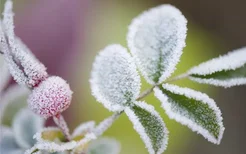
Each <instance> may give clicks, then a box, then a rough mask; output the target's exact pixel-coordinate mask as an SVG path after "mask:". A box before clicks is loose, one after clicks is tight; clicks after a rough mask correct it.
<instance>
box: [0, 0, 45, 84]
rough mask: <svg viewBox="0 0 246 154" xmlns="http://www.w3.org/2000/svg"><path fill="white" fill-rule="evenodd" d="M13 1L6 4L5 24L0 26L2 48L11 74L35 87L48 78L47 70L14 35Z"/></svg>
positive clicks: (21, 81)
mask: <svg viewBox="0 0 246 154" xmlns="http://www.w3.org/2000/svg"><path fill="white" fill-rule="evenodd" d="M12 7H13V4H12V1H10V0H8V1H6V3H5V7H4V12H3V16H4V18H3V23H2V22H1V26H0V36H1V46H2V47H1V48H0V50H2V51H3V52H4V57H5V60H6V62H7V64H8V67H9V70H10V73H11V74H12V76H13V77H14V79H15V80H16V82H18V83H19V84H22V85H24V84H25V85H27V86H29V87H34V86H36V85H37V84H39V83H40V82H41V81H43V80H44V79H45V78H47V77H48V74H47V72H46V68H45V66H44V65H43V64H41V63H40V62H39V61H38V60H37V59H36V58H35V56H34V55H33V54H31V51H30V50H29V49H28V48H27V47H26V46H25V45H24V43H22V42H21V40H20V39H19V38H17V37H16V36H15V34H14V22H13V15H14V14H13V12H12V9H13V8H12Z"/></svg>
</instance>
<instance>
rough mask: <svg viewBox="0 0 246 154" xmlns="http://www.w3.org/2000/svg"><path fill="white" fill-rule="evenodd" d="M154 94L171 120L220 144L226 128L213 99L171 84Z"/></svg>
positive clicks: (157, 88)
mask: <svg viewBox="0 0 246 154" xmlns="http://www.w3.org/2000/svg"><path fill="white" fill-rule="evenodd" d="M154 92H155V96H156V97H157V98H158V99H159V100H160V101H161V103H162V107H163V108H164V109H165V111H166V113H167V115H168V116H169V118H171V119H174V120H176V121H177V122H179V123H181V124H182V125H186V126H188V127H189V128H190V129H191V130H192V131H195V132H198V133H199V134H201V135H202V136H203V137H205V138H206V139H207V140H208V141H210V142H212V143H214V144H220V141H221V138H222V136H223V133H224V129H225V128H224V126H223V123H222V117H221V111H220V109H219V108H218V107H217V106H216V103H215V102H214V100H213V99H211V98H209V97H208V96H207V95H206V94H203V93H201V92H197V91H194V90H192V89H188V88H180V87H178V86H175V85H170V84H163V85H162V86H159V87H156V88H155V89H154Z"/></svg>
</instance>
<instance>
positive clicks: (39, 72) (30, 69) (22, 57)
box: [12, 38, 48, 87]
mask: <svg viewBox="0 0 246 154" xmlns="http://www.w3.org/2000/svg"><path fill="white" fill-rule="evenodd" d="M12 50H14V51H13V55H14V56H15V58H16V59H18V60H19V62H20V64H21V66H22V67H23V68H24V72H25V74H26V76H27V77H28V81H27V85H28V86H29V87H34V86H36V85H38V84H39V83H40V82H41V81H43V80H45V79H46V78H47V77H48V74H47V72H46V67H45V66H44V65H43V64H42V63H41V62H40V61H39V60H38V59H37V58H36V57H35V56H34V55H33V54H32V52H31V51H30V49H29V48H28V47H27V46H26V45H25V44H24V43H23V42H22V41H21V40H20V39H19V38H15V48H14V47H13V49H12Z"/></svg>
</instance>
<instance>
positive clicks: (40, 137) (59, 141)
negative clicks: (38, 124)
mask: <svg viewBox="0 0 246 154" xmlns="http://www.w3.org/2000/svg"><path fill="white" fill-rule="evenodd" d="M34 138H35V139H36V140H37V141H38V143H37V144H36V145H35V147H36V148H38V149H40V150H46V151H49V152H61V151H65V150H72V149H74V148H75V147H76V145H77V142H76V141H69V142H64V141H65V137H64V135H63V133H62V132H61V131H60V129H59V128H56V127H48V128H44V129H42V130H41V131H40V132H38V133H36V134H35V135H34Z"/></svg>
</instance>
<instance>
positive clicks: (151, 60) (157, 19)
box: [127, 5, 187, 85]
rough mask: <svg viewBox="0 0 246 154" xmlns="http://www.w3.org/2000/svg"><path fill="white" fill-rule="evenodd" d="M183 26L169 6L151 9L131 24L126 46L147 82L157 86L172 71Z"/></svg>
mask: <svg viewBox="0 0 246 154" xmlns="http://www.w3.org/2000/svg"><path fill="white" fill-rule="evenodd" d="M186 24H187V20H186V19H185V17H184V16H183V15H182V13H181V12H180V11H179V10H178V9H177V8H175V7H174V6H171V5H161V6H158V7H156V8H152V9H150V10H149V11H146V12H144V13H142V14H140V15H139V16H138V17H137V18H135V19H134V20H133V21H132V23H131V25H130V26H129V32H128V37H127V41H128V46H129V48H130V51H131V53H132V55H133V57H134V58H135V61H136V62H137V66H138V68H139V69H140V71H141V73H142V74H143V76H144V78H145V79H146V80H147V81H148V83H150V84H152V85H154V84H157V83H161V82H162V81H164V80H165V79H166V78H167V77H169V76H170V75H171V74H172V72H173V71H174V70H175V66H176V64H177V63H178V62H179V59H180V56H181V54H182V50H183V47H184V46H185V38H186V31H187V28H186Z"/></svg>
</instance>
